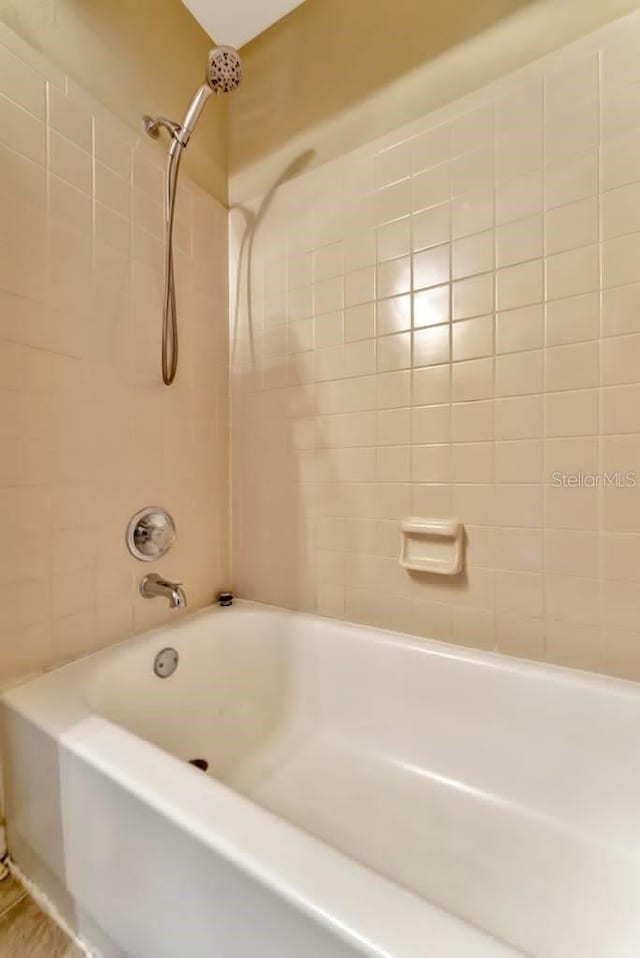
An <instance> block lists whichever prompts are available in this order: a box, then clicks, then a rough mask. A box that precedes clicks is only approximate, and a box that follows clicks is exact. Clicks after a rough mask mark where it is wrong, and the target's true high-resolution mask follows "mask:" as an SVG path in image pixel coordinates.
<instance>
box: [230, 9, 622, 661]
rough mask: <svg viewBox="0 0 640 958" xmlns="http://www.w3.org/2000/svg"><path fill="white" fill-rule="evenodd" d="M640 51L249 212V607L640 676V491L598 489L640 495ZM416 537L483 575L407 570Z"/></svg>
mask: <svg viewBox="0 0 640 958" xmlns="http://www.w3.org/2000/svg"><path fill="white" fill-rule="evenodd" d="M638 50H640V14H637V15H631V16H630V17H627V18H625V20H622V21H619V22H617V23H614V24H612V25H610V26H608V27H606V28H604V29H602V30H601V31H599V32H598V33H596V34H592V35H591V36H590V37H587V38H585V39H583V40H581V41H578V42H577V43H575V44H573V45H572V46H570V47H567V48H565V49H564V50H562V51H560V52H559V53H556V54H553V55H551V56H549V57H548V58H545V59H544V60H542V61H539V62H538V63H536V64H533V65H532V66H531V67H528V68H526V69H525V70H522V71H520V72H518V73H517V74H514V75H512V76H509V77H506V78H504V79H503V80H501V81H499V82H498V83H496V84H493V85H492V86H490V87H488V88H485V89H483V90H479V91H478V92H477V93H475V94H474V95H472V96H470V97H467V98H466V99H465V100H463V101H459V102H458V103H455V104H453V105H451V106H450V107H447V108H446V109H443V110H440V111H439V112H438V113H436V114H431V115H430V116H427V117H425V118H424V119H423V120H422V121H420V122H418V123H414V124H412V125H411V126H410V127H405V128H403V129H401V130H398V131H397V132H396V133H395V134H394V135H392V136H388V137H386V138H385V139H384V140H381V141H378V142H376V143H373V144H370V145H368V146H366V147H363V148H361V149H359V150H358V151H357V152H355V153H351V154H349V155H347V156H344V157H342V158H340V159H339V160H336V161H334V162H331V163H330V164H327V165H325V166H324V167H322V168H320V169H316V170H313V171H311V172H308V173H306V174H303V175H302V176H300V177H298V178H297V179H295V180H293V181H291V182H286V183H285V184H284V185H281V186H280V187H279V188H278V189H277V190H276V191H275V193H273V194H272V195H269V196H268V197H267V198H266V199H265V198H259V199H257V200H256V201H255V202H253V203H252V204H249V205H248V206H247V208H246V209H243V210H236V211H234V213H233V215H232V218H231V239H232V246H233V256H234V260H235V262H236V264H237V263H238V262H240V270H239V274H238V275H237V277H236V282H237V292H238V293H239V297H237V299H236V302H235V303H234V304H232V315H231V324H232V333H233V342H232V387H233V388H232V403H233V406H232V409H233V421H234V426H233V463H234V465H233V491H234V502H233V514H234V536H233V555H234V583H235V586H236V588H237V589H238V590H239V591H240V592H241V593H242V594H243V595H246V596H249V597H253V598H256V599H260V600H264V601H267V602H274V603H282V604H285V605H288V606H293V607H297V608H304V609H310V610H316V611H317V612H319V613H321V614H323V615H330V616H336V617H344V618H347V619H351V620H356V621H360V622H367V623H373V624H375V625H379V626H384V627H390V628H393V629H400V630H404V631H407V632H412V633H417V634H419V635H424V636H433V637H436V638H442V639H446V640H452V641H454V642H457V643H461V644H466V645H472V646H480V647H483V648H488V649H497V650H499V651H502V652H506V653H510V654H516V655H523V656H527V657H532V658H541V659H546V660H548V661H551V662H556V663H563V664H569V665H573V666H577V667H580V668H587V669H596V670H602V671H606V672H612V673H616V674H621V675H625V676H630V677H633V678H640V487H638V486H637V485H635V486H629V487H624V486H623V485H621V486H619V487H617V486H615V485H608V486H606V487H605V486H603V485H601V486H599V487H590V486H589V485H588V483H590V482H592V481H595V480H590V479H588V478H587V479H585V478H584V476H583V477H580V474H581V473H582V474H585V475H588V476H591V475H596V474H598V473H603V472H607V473H614V472H616V471H618V472H619V473H627V472H634V473H635V472H637V473H638V474H639V475H640V56H639V55H638ZM247 290H250V294H248V293H247ZM560 472H562V473H567V474H573V475H575V476H577V477H578V478H576V479H569V480H567V481H568V482H574V483H578V485H577V486H571V485H569V486H567V487H557V486H556V485H555V484H554V481H553V474H554V473H560ZM599 481H600V482H602V481H603V480H599ZM623 481H624V480H622V479H621V482H623ZM412 514H413V515H419V516H457V517H459V518H460V519H461V520H462V521H463V522H464V524H465V526H466V531H467V537H468V543H467V561H466V571H465V572H464V574H463V575H461V576H459V577H457V578H455V579H450V580H447V579H445V578H443V577H435V576H428V575H410V574H408V573H406V572H404V571H403V570H402V569H401V568H400V567H399V565H398V562H397V555H398V552H399V545H400V541H399V530H398V524H399V521H400V519H401V518H403V517H405V516H408V515H412Z"/></svg>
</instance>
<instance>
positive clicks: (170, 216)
mask: <svg viewBox="0 0 640 958" xmlns="http://www.w3.org/2000/svg"><path fill="white" fill-rule="evenodd" d="M241 80H242V64H241V61H240V57H239V55H238V52H237V50H234V49H233V47H215V48H214V49H213V50H211V51H210V52H209V56H208V57H207V72H206V75H205V82H204V83H203V84H202V86H200V87H198V89H197V90H196V92H195V93H194V95H193V99H192V100H191V103H190V104H189V108H188V110H187V112H186V113H185V116H184V120H183V121H182V124H180V123H175V122H174V121H173V120H168V119H167V118H166V117H163V116H158V117H152V116H145V117H143V122H144V128H145V130H146V132H147V133H148V134H149V136H154V137H157V136H158V133H159V132H160V129H161V128H162V129H165V130H167V131H168V132H169V134H170V136H171V146H170V147H169V162H168V165H167V176H166V182H165V269H164V306H163V309H162V379H163V382H164V383H165V384H166V385H167V386H170V385H171V383H172V382H173V380H174V378H175V375H176V370H177V368H178V316H177V309H176V288H175V277H174V270H173V221H174V215H175V202H176V192H177V189H178V174H179V172H180V158H181V156H182V151H183V150H184V148H185V147H186V146H187V144H188V143H189V140H190V139H191V134H192V133H193V131H194V129H195V127H196V123H197V122H198V120H199V119H200V114H201V113H202V111H203V109H204V105H205V103H206V102H207V100H208V99H209V97H210V96H211V94H212V93H231V92H232V90H235V89H236V87H237V86H239V84H240V81H241Z"/></svg>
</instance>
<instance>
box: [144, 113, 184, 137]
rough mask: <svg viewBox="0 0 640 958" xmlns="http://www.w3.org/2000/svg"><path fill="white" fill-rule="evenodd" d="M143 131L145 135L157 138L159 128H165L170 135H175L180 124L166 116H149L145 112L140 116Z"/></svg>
mask: <svg viewBox="0 0 640 958" xmlns="http://www.w3.org/2000/svg"><path fill="white" fill-rule="evenodd" d="M142 123H143V125H144V131H145V133H146V134H147V136H151V137H153V139H154V140H157V139H158V137H159V136H160V130H161V129H164V130H167V131H168V132H169V133H170V134H171V136H172V137H175V136H177V134H178V132H179V131H180V124H179V123H176V121H175V120H168V119H167V117H166V116H149V115H148V114H147V113H145V115H144V116H143V117H142Z"/></svg>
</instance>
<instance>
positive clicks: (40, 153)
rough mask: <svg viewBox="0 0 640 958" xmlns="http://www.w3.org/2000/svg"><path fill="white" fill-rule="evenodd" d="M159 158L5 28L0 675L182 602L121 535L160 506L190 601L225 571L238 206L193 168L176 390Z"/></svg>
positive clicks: (176, 573) (0, 178) (182, 225)
mask: <svg viewBox="0 0 640 958" xmlns="http://www.w3.org/2000/svg"><path fill="white" fill-rule="evenodd" d="M162 163H163V156H162V152H161V151H156V150H155V149H154V148H153V147H152V146H151V144H149V143H148V142H144V141H143V140H142V139H140V138H139V137H138V136H136V135H135V134H134V133H133V132H132V131H130V130H128V129H126V128H125V127H123V126H121V125H120V124H119V123H118V122H117V121H116V119H115V118H113V117H112V116H111V115H109V114H108V113H107V112H106V111H105V110H104V109H103V108H102V107H101V106H100V105H99V104H97V103H95V102H93V101H91V100H90V99H89V98H88V97H86V96H85V95H84V94H83V92H82V91H81V90H79V89H78V88H77V87H76V86H75V85H74V84H73V82H72V81H70V80H69V79H68V78H67V77H65V76H64V75H63V74H61V73H60V71H59V70H57V68H56V67H55V66H53V65H52V64H51V63H48V62H47V61H46V60H44V59H43V58H41V57H40V56H39V55H38V54H36V52H35V51H34V50H32V49H31V48H30V47H29V46H27V45H26V44H24V43H23V42H22V41H21V40H19V39H18V38H17V37H16V36H15V35H14V34H13V33H11V32H10V31H9V30H8V29H7V28H5V27H2V28H1V29H0V198H1V202H0V206H1V211H2V212H1V215H0V531H1V537H2V545H1V548H0V681H4V680H7V679H11V678H13V677H16V676H20V675H23V674H25V673H27V672H30V671H33V670H38V669H41V668H43V667H47V666H50V665H54V664H57V663H59V662H61V661H63V660H64V659H67V658H72V657H74V656H77V655H79V654H81V653H84V652H88V651H91V650H92V649H95V648H97V647H99V646H102V645H105V644H108V643H109V642H113V641H115V640H117V639H121V638H124V637H125V636H127V635H129V634H131V633H132V632H134V631H138V630H140V629H143V628H147V627H149V626H150V625H153V624H155V623H157V622H158V621H159V620H161V619H167V618H169V617H170V616H171V613H170V612H169V609H168V605H167V604H166V603H165V602H162V601H160V600H156V601H154V602H149V601H146V600H144V599H142V598H141V597H140V596H139V594H138V592H137V583H138V581H139V579H140V577H141V576H142V575H143V574H144V572H145V571H148V568H146V567H144V566H143V565H141V564H140V563H138V562H136V561H135V560H134V559H133V558H131V557H130V556H129V555H128V553H127V551H126V547H125V544H124V535H125V528H126V524H127V522H128V520H129V518H130V516H131V515H132V514H133V513H134V512H136V511H137V510H138V509H140V508H142V507H143V506H145V505H154V504H160V505H164V506H166V507H167V508H168V509H169V510H170V511H171V512H172V513H173V515H174V517H175V520H176V523H177V527H178V541H177V542H176V545H175V547H174V549H173V550H172V552H171V553H170V555H168V556H167V557H166V558H165V559H164V560H163V561H162V563H160V564H158V566H157V568H158V571H160V572H163V573H164V574H165V575H167V576H169V577H170V578H174V579H179V580H182V581H184V583H185V589H186V591H187V594H188V598H189V603H190V606H191V608H197V607H198V606H201V605H204V604H207V603H209V602H210V601H212V599H213V598H214V596H215V593H216V590H217V589H220V588H222V587H225V586H227V585H228V569H227V557H228V538H227V516H228V482H227V472H228V461H227V448H228V442H227V418H228V402H227V390H228V380H227V368H228V366H227V324H226V314H227V228H226V224H227V213H226V210H225V209H224V208H223V207H222V206H220V205H219V204H218V203H217V202H216V201H214V200H213V199H212V198H211V197H210V196H208V195H207V194H206V193H204V192H203V191H201V190H199V189H198V188H197V187H196V186H195V185H193V184H191V183H189V181H188V180H187V179H186V178H185V179H184V180H183V182H182V191H181V196H180V202H179V204H178V219H179V222H178V223H177V235H176V240H177V256H176V260H177V263H176V269H177V284H178V296H179V304H180V313H181V316H180V323H181V337H182V338H181V368H180V372H179V374H178V378H177V380H176V383H175V385H174V386H173V387H172V388H171V389H170V390H168V389H166V387H164V386H163V385H162V384H161V381H160V326H161V315H162V313H161V290H162V242H161V237H162V196H163V192H162V191H163V172H162V165H161V164H162ZM154 568H155V566H154Z"/></svg>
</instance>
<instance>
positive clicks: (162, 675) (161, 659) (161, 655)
mask: <svg viewBox="0 0 640 958" xmlns="http://www.w3.org/2000/svg"><path fill="white" fill-rule="evenodd" d="M177 668H178V653H177V652H176V650H175V649H171V648H169V649H161V651H160V652H158V654H157V655H156V657H155V659H154V660H153V671H154V672H155V673H156V675H157V676H158V678H159V679H168V678H169V676H170V675H173V673H174V672H175V670H176V669H177Z"/></svg>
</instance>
